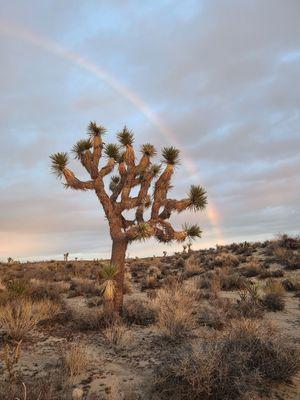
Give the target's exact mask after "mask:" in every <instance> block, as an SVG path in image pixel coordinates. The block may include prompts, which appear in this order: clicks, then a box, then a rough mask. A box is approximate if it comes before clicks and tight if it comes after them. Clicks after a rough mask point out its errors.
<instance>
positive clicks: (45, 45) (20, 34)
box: [0, 21, 224, 244]
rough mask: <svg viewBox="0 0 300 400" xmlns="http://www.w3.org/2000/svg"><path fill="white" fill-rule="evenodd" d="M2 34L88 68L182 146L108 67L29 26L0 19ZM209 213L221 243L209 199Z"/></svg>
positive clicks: (193, 170)
mask: <svg viewBox="0 0 300 400" xmlns="http://www.w3.org/2000/svg"><path fill="white" fill-rule="evenodd" d="M0 33H1V34H4V35H9V36H12V37H16V38H19V39H21V40H24V41H26V42H29V43H31V44H33V45H35V46H37V47H40V48H42V49H44V50H46V51H49V52H50V53H52V54H54V55H56V56H58V57H61V58H63V59H65V60H67V61H69V62H70V63H73V64H75V65H77V66H78V67H80V68H81V69H83V70H85V71H88V72H89V73H91V74H93V75H94V76H96V77H98V78H100V79H101V80H103V81H104V82H106V83H107V84H108V85H109V86H110V87H111V88H112V89H114V90H115V91H116V92H117V93H119V94H120V95H121V96H123V97H124V98H126V99H127V100H128V101H130V102H131V103H132V104H133V105H134V106H135V107H136V108H138V109H139V110H140V112H141V113H142V114H144V116H145V117H146V118H147V119H148V120H149V121H150V122H151V123H152V124H153V125H154V126H156V127H157V128H158V130H159V132H160V133H161V134H162V135H163V136H165V138H166V139H167V140H168V141H169V142H170V143H171V144H173V145H174V146H176V147H178V148H180V147H181V146H180V143H179V142H178V140H177V138H176V136H175V134H174V133H173V132H172V130H171V129H170V128H169V127H168V126H167V125H166V124H165V122H164V121H163V120H162V119H161V118H160V117H159V116H158V115H157V114H156V113H154V112H153V111H152V110H151V109H150V108H149V106H148V105H147V104H146V103H145V102H144V101H143V100H142V99H141V98H140V97H139V96H138V95H137V94H136V93H135V92H133V91H132V90H131V89H130V88H128V87H127V86H125V85H123V84H122V83H121V82H120V81H119V80H117V79H116V78H115V77H114V76H112V75H111V74H109V73H108V72H107V71H105V69H103V68H102V67H100V66H99V65H96V64H94V63H92V62H90V61H89V60H87V59H86V58H84V57H82V56H80V54H77V53H75V52H73V51H70V50H68V49H66V48H64V47H62V46H61V45H60V44H58V43H56V42H53V41H51V40H49V39H47V38H45V37H42V36H40V35H37V34H36V33H34V32H32V31H29V30H27V29H24V28H21V27H20V26H16V25H12V24H7V23H6V22H4V21H0ZM182 158H183V162H184V166H185V168H186V170H187V172H188V173H189V174H191V175H192V176H193V177H195V178H197V179H199V181H200V178H199V173H198V171H197V166H196V164H195V163H194V162H193V161H192V158H191V157H189V156H188V154H186V152H185V151H182ZM207 215H208V218H209V221H210V223H211V226H212V228H213V230H214V233H215V236H216V239H217V242H218V244H222V243H224V240H223V234H222V229H221V224H220V218H219V214H218V211H217V208H216V207H215V206H214V205H213V203H212V201H211V200H210V201H209V204H208V206H207Z"/></svg>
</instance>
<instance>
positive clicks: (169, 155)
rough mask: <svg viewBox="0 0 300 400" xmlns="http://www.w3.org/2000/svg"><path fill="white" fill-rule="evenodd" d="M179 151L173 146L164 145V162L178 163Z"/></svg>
mask: <svg viewBox="0 0 300 400" xmlns="http://www.w3.org/2000/svg"><path fill="white" fill-rule="evenodd" d="M179 154H180V151H179V150H178V149H176V148H175V147H173V146H171V147H164V148H163V150H162V156H163V161H164V162H165V163H166V164H170V165H176V164H179V163H180V158H179Z"/></svg>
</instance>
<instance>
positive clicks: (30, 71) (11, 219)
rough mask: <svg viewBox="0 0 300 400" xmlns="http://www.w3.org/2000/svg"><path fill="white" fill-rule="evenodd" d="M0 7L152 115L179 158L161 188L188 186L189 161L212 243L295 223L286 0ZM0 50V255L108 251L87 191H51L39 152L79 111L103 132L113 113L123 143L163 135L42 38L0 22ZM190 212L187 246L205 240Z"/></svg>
mask: <svg viewBox="0 0 300 400" xmlns="http://www.w3.org/2000/svg"><path fill="white" fill-rule="evenodd" d="M1 6H3V7H1V8H2V11H1V18H2V22H3V21H5V23H6V24H10V25H11V27H14V26H19V27H23V28H25V29H28V30H30V31H32V32H35V33H36V34H37V35H42V36H44V37H46V38H47V39H49V40H53V41H56V42H58V43H60V45H62V46H65V47H66V48H68V49H70V50H72V51H74V52H76V53H78V54H80V55H81V56H82V57H85V58H86V59H88V60H90V62H92V63H94V64H95V65H98V66H101V68H104V69H105V70H107V71H108V72H109V73H110V74H112V75H113V76H115V77H116V78H117V79H119V80H120V82H121V83H122V84H125V85H127V86H128V87H129V88H130V90H132V91H134V92H136V93H137V95H139V96H140V97H141V98H142V99H143V100H144V101H145V102H146V103H147V105H149V107H150V108H151V109H152V110H153V112H156V113H158V115H159V116H160V117H161V118H162V119H163V120H164V122H165V123H166V124H167V125H168V126H169V128H170V129H171V130H172V132H173V138H174V139H176V141H177V142H178V143H179V144H180V145H181V147H182V149H183V150H184V154H185V155H187V157H188V160H187V159H183V164H182V166H181V167H180V168H179V169H178V170H177V174H176V177H175V180H174V182H175V187H174V190H173V192H172V197H176V196H178V197H181V196H182V195H184V193H185V192H186V188H187V187H188V185H189V184H190V183H194V181H195V177H191V176H190V169H189V168H188V167H187V165H188V163H192V165H193V166H194V168H195V169H196V170H197V171H199V174H198V175H199V177H198V179H199V181H200V183H202V184H204V185H205V187H206V188H207V191H208V196H209V197H208V198H209V201H210V202H211V203H212V204H214V205H215V206H216V208H217V210H218V213H219V214H220V215H219V217H220V224H221V228H222V231H223V236H224V237H225V240H227V241H230V240H239V239H240V240H246V239H255V238H256V237H260V238H263V237H269V236H271V235H273V234H275V233H277V232H279V231H283V230H284V231H288V232H296V231H297V229H298V227H297V221H299V214H300V209H299V201H298V199H299V197H300V177H299V173H298V171H299V166H300V157H299V151H298V149H299V147H300V135H299V128H300V113H299V102H300V94H299V90H298V85H297V83H298V82H299V78H300V68H299V57H298V55H299V52H300V40H299V38H300V25H299V23H298V16H299V12H300V3H299V2H298V1H296V0H291V1H288V2H282V1H280V0H265V1H263V2H262V1H259V0H256V1H250V0H249V1H244V2H240V1H238V0H229V1H226V2H222V1H217V2H211V1H208V0H203V1H201V2H199V1H192V0H190V1H187V2H179V1H175V0H165V1H160V2H144V3H141V2H138V1H128V2H123V1H112V2H109V3H107V2H98V1H93V0H88V1H85V2H83V3H81V4H76V7H75V5H74V2H73V1H71V0H70V1H69V0H64V1H58V0H52V1H45V2H40V3H38V4H37V3H36V2H33V1H32V0H30V1H29V2H27V3H26V6H25V5H24V2H21V1H18V0H14V1H11V2H9V3H8V2H4V4H1ZM0 27H1V22H0ZM0 50H1V54H2V64H1V75H0V89H1V91H0V97H1V107H0V134H1V147H0V168H1V178H0V210H1V211H0V243H1V244H0V257H1V258H6V257H8V256H12V257H25V258H26V257H30V256H32V257H34V256H36V257H43V256H47V257H51V256H55V255H57V256H58V255H60V254H61V253H62V252H65V251H66V249H70V252H73V253H74V254H75V253H76V254H81V255H82V256H89V257H94V256H96V255H97V254H98V255H100V254H101V256H105V255H106V256H108V255H109V250H110V238H109V233H108V228H107V225H106V221H105V220H104V219H103V211H101V209H100V206H99V203H98V201H97V199H96V197H95V196H93V194H92V193H75V192H67V191H65V190H64V189H63V188H62V186H61V185H60V184H59V183H58V182H57V181H56V180H55V178H54V177H53V176H52V175H50V174H49V159H48V155H49V154H50V153H52V152H55V151H59V150H62V151H64V150H69V149H70V148H71V147H72V145H73V144H74V142H75V141H76V140H78V139H79V138H81V137H82V136H84V135H85V130H86V125H87V123H88V121H89V120H98V121H99V122H101V123H103V124H105V125H106V126H107V128H108V129H109V134H108V137H107V139H106V140H107V141H114V140H115V139H114V134H115V132H116V131H117V130H118V129H119V128H120V127H122V126H123V125H124V123H126V124H127V125H129V126H130V127H131V128H133V129H134V130H135V132H136V145H137V146H139V145H140V144H141V143H143V142H148V141H151V142H153V143H154V144H155V145H156V146H157V147H159V148H160V147H163V146H164V145H168V144H172V138H170V137H166V136H163V135H162V133H161V132H160V131H159V130H158V129H157V127H155V126H154V125H153V124H152V123H151V122H150V121H149V120H148V119H147V118H146V117H145V115H144V114H143V113H142V112H141V110H140V109H139V108H137V107H135V106H134V105H133V104H131V103H130V102H129V101H128V99H126V98H124V97H123V96H121V95H120V94H119V93H117V92H116V91H115V90H114V89H113V88H112V87H110V86H109V84H107V83H106V82H104V81H101V80H100V79H99V78H98V77H96V76H94V75H92V74H91V73H88V72H87V71H84V70H83V69H82V68H80V67H79V66H78V65H75V64H74V63H72V62H70V61H68V60H66V59H63V58H61V57H58V56H57V55H55V54H53V53H49V52H48V51H47V50H46V49H45V48H40V47H37V46H36V45H34V44H33V43H30V42H28V41H26V40H24V38H23V39H22V38H21V37H20V36H13V35H7V34H3V33H2V34H0ZM72 166H75V163H73V164H72ZM75 170H76V172H78V173H80V176H81V177H83V176H84V174H83V172H79V171H80V169H79V168H78V167H75ZM196 218H197V219H199V222H200V224H201V225H202V227H203V231H204V237H203V240H202V241H199V242H198V243H197V244H196V245H195V246H196V247H197V246H201V245H212V244H215V243H216V242H217V240H218V239H217V236H216V234H215V229H214V227H213V226H212V224H211V222H210V220H209V218H208V214H207V213H204V214H199V215H197V216H196ZM186 219H187V220H190V221H192V220H194V219H193V216H190V215H187V216H186ZM183 220H184V218H183V217H182V216H179V217H175V219H174V221H175V223H176V224H177V225H180V224H181V223H182V222H183ZM153 246H154V244H153V242H152V241H150V242H148V243H147V244H145V245H134V246H132V248H131V250H130V252H131V253H133V254H139V255H142V254H150V255H151V254H152V253H153V250H152V249H153ZM155 246H156V245H155ZM155 249H156V251H157V252H159V251H163V246H157V247H155ZM171 249H172V250H174V249H176V245H174V246H173V247H170V251H171Z"/></svg>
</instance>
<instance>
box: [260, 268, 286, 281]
mask: <svg viewBox="0 0 300 400" xmlns="http://www.w3.org/2000/svg"><path fill="white" fill-rule="evenodd" d="M283 276H284V271H283V270H282V269H276V270H275V271H269V270H267V269H266V270H264V271H262V272H261V273H260V274H259V278H260V279H267V278H282V277H283Z"/></svg>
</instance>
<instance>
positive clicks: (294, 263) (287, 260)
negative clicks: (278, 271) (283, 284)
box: [271, 246, 300, 270]
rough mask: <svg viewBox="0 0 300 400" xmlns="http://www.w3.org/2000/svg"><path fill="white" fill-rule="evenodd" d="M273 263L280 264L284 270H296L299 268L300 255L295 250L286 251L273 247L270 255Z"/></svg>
mask: <svg viewBox="0 0 300 400" xmlns="http://www.w3.org/2000/svg"><path fill="white" fill-rule="evenodd" d="M271 254H272V257H273V259H274V261H276V262H278V263H280V264H282V265H283V266H284V267H285V268H286V269H289V270H296V269H299V268H300V253H299V251H296V250H287V249H285V248H283V247H278V246H275V247H274V248H273V252H272V253H271Z"/></svg>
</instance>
